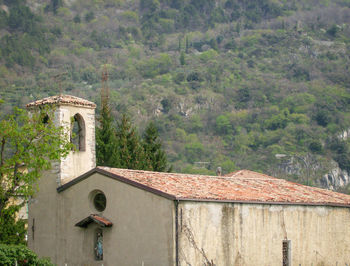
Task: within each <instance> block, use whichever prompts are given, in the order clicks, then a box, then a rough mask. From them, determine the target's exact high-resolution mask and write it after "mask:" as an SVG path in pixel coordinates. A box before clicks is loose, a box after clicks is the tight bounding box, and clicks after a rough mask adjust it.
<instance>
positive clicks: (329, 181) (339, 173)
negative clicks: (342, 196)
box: [319, 166, 350, 190]
mask: <svg viewBox="0 0 350 266" xmlns="http://www.w3.org/2000/svg"><path fill="white" fill-rule="evenodd" d="M319 182H320V185H321V186H322V187H324V188H327V189H331V190H336V189H339V188H341V187H345V186H346V185H347V184H349V183H350V176H349V173H348V172H347V171H345V170H342V169H340V168H339V166H337V167H335V168H333V169H332V170H331V171H330V172H329V173H327V174H325V175H324V176H322V178H321V179H320V180H319Z"/></svg>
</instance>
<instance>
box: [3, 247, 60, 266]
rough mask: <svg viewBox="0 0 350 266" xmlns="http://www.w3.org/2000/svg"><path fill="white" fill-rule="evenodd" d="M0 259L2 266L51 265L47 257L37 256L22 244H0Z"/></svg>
mask: <svg viewBox="0 0 350 266" xmlns="http://www.w3.org/2000/svg"><path fill="white" fill-rule="evenodd" d="M0 261H1V265H3V266H12V265H25V266H27V265H28V266H29V265H33V266H34V265H35V266H52V265H54V264H52V263H51V262H50V260H49V259H40V258H38V256H37V255H36V254H35V253H34V252H33V251H31V250H30V249H28V248H27V247H26V246H24V245H4V244H0Z"/></svg>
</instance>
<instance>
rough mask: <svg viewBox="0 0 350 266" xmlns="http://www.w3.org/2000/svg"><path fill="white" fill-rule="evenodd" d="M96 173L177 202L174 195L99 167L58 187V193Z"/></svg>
mask: <svg viewBox="0 0 350 266" xmlns="http://www.w3.org/2000/svg"><path fill="white" fill-rule="evenodd" d="M94 173H99V174H102V175H104V176H107V177H110V178H112V179H115V180H118V181H120V182H123V183H126V184H128V185H131V186H134V187H137V188H140V189H142V190H145V191H148V192H151V193H153V194H156V195H158V196H162V197H164V198H167V199H169V200H176V197H175V196H174V195H172V194H168V193H166V192H163V191H160V190H158V189H154V188H151V187H148V186H146V185H143V184H140V183H138V182H135V181H132V180H130V179H127V178H125V177H122V176H119V175H116V174H113V173H111V172H108V171H106V170H103V169H101V168H98V167H96V168H94V169H92V170H90V171H88V172H86V173H85V174H82V175H81V176H78V177H77V178H75V179H73V180H72V181H70V182H68V183H66V184H64V185H62V186H60V187H58V188H57V192H58V193H60V192H62V191H64V190H66V189H68V188H70V187H71V186H73V185H75V184H77V183H79V182H80V181H83V180H84V179H86V178H88V177H89V176H91V175H93V174H94Z"/></svg>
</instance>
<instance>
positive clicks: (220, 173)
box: [216, 166, 222, 176]
mask: <svg viewBox="0 0 350 266" xmlns="http://www.w3.org/2000/svg"><path fill="white" fill-rule="evenodd" d="M216 175H217V176H221V175H222V169H221V167H220V166H219V167H218V168H216Z"/></svg>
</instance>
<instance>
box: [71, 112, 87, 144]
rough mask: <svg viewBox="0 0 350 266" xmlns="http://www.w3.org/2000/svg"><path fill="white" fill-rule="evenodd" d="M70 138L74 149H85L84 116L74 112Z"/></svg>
mask: <svg viewBox="0 0 350 266" xmlns="http://www.w3.org/2000/svg"><path fill="white" fill-rule="evenodd" d="M70 140H71V142H72V143H73V144H74V146H75V150H76V151H85V150H86V128H85V121H84V118H83V117H82V116H81V115H80V114H79V113H76V114H75V115H74V116H73V117H72V123H71V135H70Z"/></svg>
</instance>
